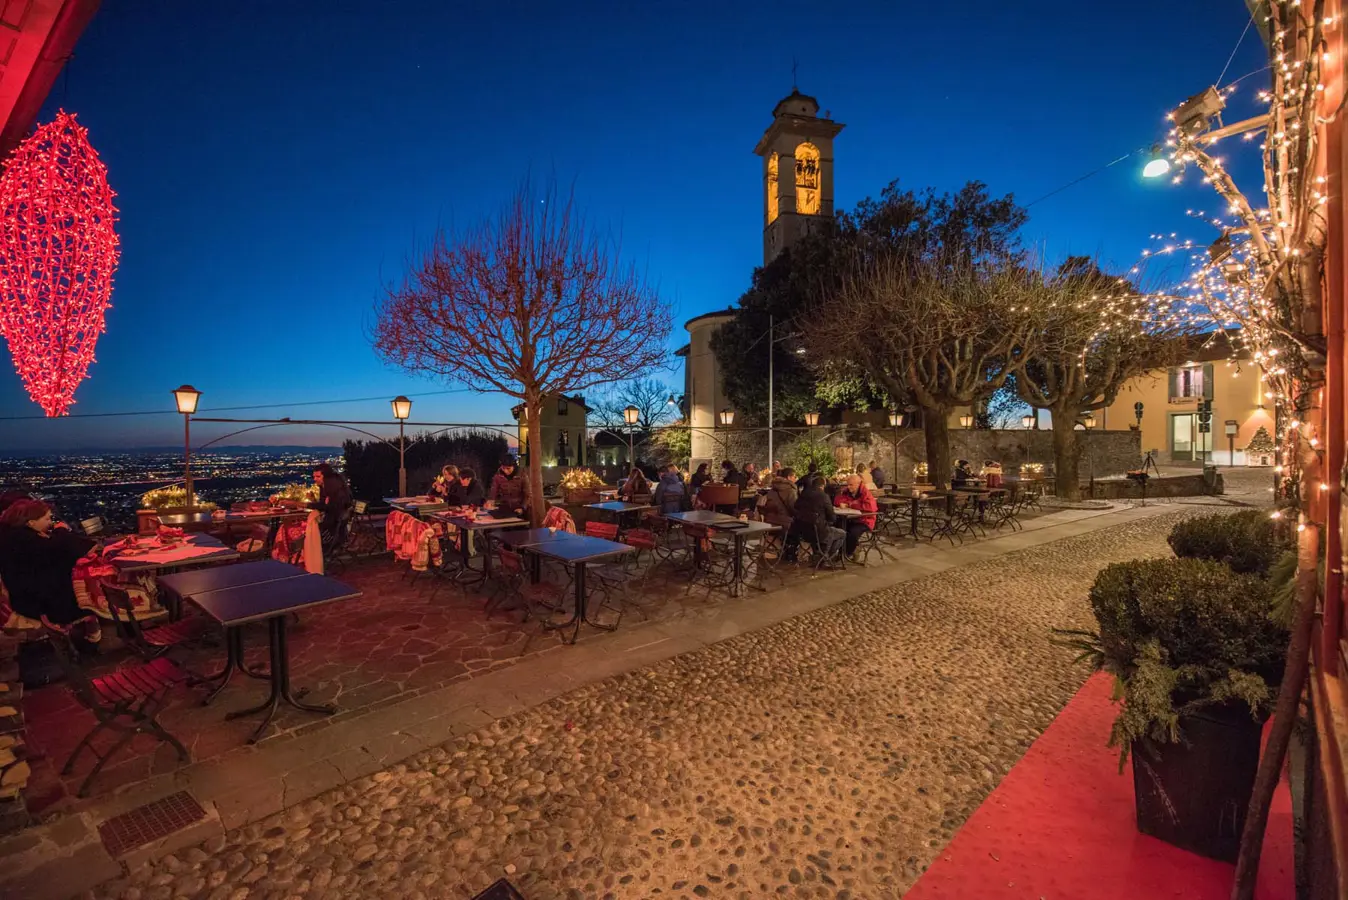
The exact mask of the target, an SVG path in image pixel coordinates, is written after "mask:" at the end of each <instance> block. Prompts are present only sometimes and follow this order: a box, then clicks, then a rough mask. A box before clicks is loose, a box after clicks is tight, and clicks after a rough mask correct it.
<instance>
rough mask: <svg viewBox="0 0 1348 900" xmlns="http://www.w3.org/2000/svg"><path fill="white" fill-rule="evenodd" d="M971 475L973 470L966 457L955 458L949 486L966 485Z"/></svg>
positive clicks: (960, 486)
mask: <svg viewBox="0 0 1348 900" xmlns="http://www.w3.org/2000/svg"><path fill="white" fill-rule="evenodd" d="M973 477H974V470H973V467H972V466H970V465H969V461H968V460H967V459H957V460H955V471H953V472H951V473H950V486H951V487H952V488H962V487H968V486H969V481H970V480H971V479H972V478H973Z"/></svg>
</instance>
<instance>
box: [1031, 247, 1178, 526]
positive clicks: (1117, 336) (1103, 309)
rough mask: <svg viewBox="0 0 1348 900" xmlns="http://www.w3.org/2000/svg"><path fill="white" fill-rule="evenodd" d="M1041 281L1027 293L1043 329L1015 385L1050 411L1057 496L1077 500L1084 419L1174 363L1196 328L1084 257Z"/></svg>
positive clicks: (1160, 300)
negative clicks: (1079, 429) (1129, 386)
mask: <svg viewBox="0 0 1348 900" xmlns="http://www.w3.org/2000/svg"><path fill="white" fill-rule="evenodd" d="M1035 282H1036V283H1035V284H1034V285H1033V286H1032V287H1031V289H1029V290H1027V292H1026V294H1025V297H1026V300H1027V303H1028V304H1029V305H1030V311H1031V312H1032V313H1033V318H1034V321H1035V322H1036V323H1037V324H1038V326H1039V333H1038V335H1037V342H1036V345H1035V347H1034V349H1033V352H1031V353H1030V354H1029V355H1028V357H1027V359H1026V363H1025V369H1024V371H1023V372H1021V373H1020V374H1019V375H1018V376H1017V377H1016V380H1015V381H1016V388H1017V390H1018V392H1019V394H1020V398H1021V399H1022V400H1024V401H1025V402H1026V403H1028V404H1030V405H1031V406H1033V407H1035V408H1037V409H1047V410H1048V411H1049V413H1050V415H1051V417H1052V423H1053V470H1054V478H1055V482H1056V488H1057V494H1058V496H1059V497H1063V498H1065V499H1068V500H1078V499H1080V497H1081V479H1080V475H1079V464H1080V456H1081V453H1080V446H1079V442H1078V437H1077V431H1076V427H1077V424H1078V423H1079V422H1081V420H1082V417H1083V416H1085V415H1086V414H1088V413H1092V412H1094V411H1095V410H1100V409H1105V408H1106V407H1108V406H1110V405H1112V404H1113V403H1114V401H1115V399H1116V398H1117V397H1118V394H1119V390H1120V389H1121V388H1122V387H1123V385H1124V384H1125V383H1126V382H1128V381H1129V380H1130V379H1133V378H1135V377H1137V376H1139V375H1141V374H1143V373H1144V372H1147V371H1149V370H1151V369H1156V368H1159V367H1161V366H1165V365H1169V364H1170V363H1171V362H1172V361H1173V360H1174V359H1175V358H1176V356H1177V354H1178V353H1179V348H1180V342H1179V339H1180V338H1181V337H1182V336H1183V335H1184V334H1186V333H1191V332H1193V331H1194V330H1195V329H1194V327H1193V325H1192V324H1189V323H1188V322H1187V320H1186V319H1184V318H1183V317H1181V316H1178V315H1175V314H1173V310H1170V309H1167V310H1166V312H1167V313H1169V314H1163V313H1162V305H1163V304H1165V305H1167V306H1168V307H1173V302H1172V301H1170V300H1169V299H1168V298H1163V297H1162V298H1157V297H1148V296H1146V295H1144V294H1143V293H1142V292H1140V291H1138V290H1137V289H1136V288H1135V287H1134V286H1133V285H1132V284H1131V283H1130V282H1128V280H1127V279H1123V278H1118V277H1116V276H1112V275H1107V274H1105V273H1104V272H1102V271H1101V270H1100V268H1099V266H1097V265H1096V264H1095V263H1094V262H1093V261H1091V260H1090V259H1087V258H1085V257H1070V258H1069V259H1067V260H1066V261H1065V262H1064V263H1063V264H1062V265H1061V266H1059V267H1058V269H1057V271H1056V272H1054V273H1053V274H1052V275H1049V276H1048V277H1037V278H1036V279H1035Z"/></svg>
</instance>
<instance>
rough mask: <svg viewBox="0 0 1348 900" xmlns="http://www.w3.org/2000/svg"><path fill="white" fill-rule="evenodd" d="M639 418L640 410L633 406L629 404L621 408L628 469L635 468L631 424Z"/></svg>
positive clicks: (635, 456) (635, 459)
mask: <svg viewBox="0 0 1348 900" xmlns="http://www.w3.org/2000/svg"><path fill="white" fill-rule="evenodd" d="M639 418H641V410H639V409H637V408H636V407H635V406H629V407H627V408H626V409H624V410H623V421H624V422H626V423H627V466H628V468H629V469H634V468H636V465H637V455H636V451H635V450H633V449H632V426H633V425H635V424H637V419H639Z"/></svg>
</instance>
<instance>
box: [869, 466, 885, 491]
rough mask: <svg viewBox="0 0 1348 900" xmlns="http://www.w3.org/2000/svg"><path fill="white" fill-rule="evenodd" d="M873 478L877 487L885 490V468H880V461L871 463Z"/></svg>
mask: <svg viewBox="0 0 1348 900" xmlns="http://www.w3.org/2000/svg"><path fill="white" fill-rule="evenodd" d="M871 480H872V481H874V482H875V487H876V488H877V489H878V490H881V491H883V490H884V489H885V470H884V469H882V468H880V464H879V463H878V462H872V463H871Z"/></svg>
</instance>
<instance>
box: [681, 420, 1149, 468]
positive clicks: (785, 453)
mask: <svg viewBox="0 0 1348 900" xmlns="http://www.w3.org/2000/svg"><path fill="white" fill-rule="evenodd" d="M817 431H822V429H817ZM893 435H894V432H893V431H892V430H884V431H879V430H877V431H869V430H866V429H847V430H844V431H840V432H838V433H836V434H833V435H831V436H829V437H828V438H827V440H826V442H827V443H828V444H829V445H830V446H831V447H833V448H834V455H835V457H838V458H841V459H842V461H844V462H845V461H847V460H850V461H851V464H852V465H853V466H855V465H856V464H857V463H863V462H870V461H871V460H875V461H876V462H878V463H879V464H880V466H881V468H883V469H884V470H885V472H886V473H887V474H889V475H890V476H891V477H892V476H893V475H894V474H895V473H893V472H891V469H893V468H894V461H895V452H894V451H895V447H894V441H893ZM774 437H775V446H774V448H773V455H774V456H776V458H777V459H780V460H781V461H782V462H783V463H785V464H787V465H791V458H792V456H793V451H794V448H795V446H796V444H797V443H798V442H799V441H800V440H801V439H802V437H803V435H802V434H801V433H800V431H794V432H793V431H788V430H785V429H777V430H776V432H775V434H774ZM1077 437H1078V439H1079V440H1080V445H1081V478H1082V480H1083V481H1085V480H1086V479H1088V478H1089V477H1090V474H1091V472H1092V471H1093V472H1094V474H1095V476H1096V477H1097V478H1099V477H1103V476H1106V475H1122V474H1123V473H1124V472H1126V471H1128V470H1129V469H1135V468H1137V467H1138V466H1139V465H1141V463H1142V449H1141V446H1142V445H1141V436H1140V434H1139V433H1138V432H1136V431H1089V432H1087V431H1083V432H1080V433H1079V434H1078V435H1077ZM714 445H715V447H716V453H717V454H718V455H717V456H715V457H703V458H700V459H699V458H694V459H693V465H694V467H696V465H697V464H698V463H699V462H710V463H712V468H713V469H714V468H716V466H717V465H719V463H720V461H721V460H722V459H729V460H731V461H732V462H734V463H735V465H736V466H743V465H744V464H745V463H747V462H752V463H756V464H757V465H759V466H760V467H761V466H763V465H764V463H766V462H770V461H769V460H768V435H767V432H766V431H762V430H758V431H717V432H715V433H714ZM950 454H951V459H952V460H953V459H967V460H969V461H971V462H972V463H974V466H975V468H977V467H979V466H981V465H982V464H983V461H984V460H987V459H995V460H997V461H999V462H1000V463H1001V464H1002V467H1003V469H1004V470H1005V471H1006V472H1007V473H1008V474H1010V473H1014V472H1016V471H1018V470H1019V469H1020V466H1021V464H1022V463H1024V462H1035V463H1042V464H1043V466H1044V469H1045V471H1046V472H1050V471H1052V469H1053V433H1052V432H1051V431H1047V430H1041V431H1034V430H1025V429H1014V430H1006V431H1001V430H995V429H972V430H964V429H951V432H950ZM897 458H898V474H899V476H900V477H899V479H898V480H906V479H907V478H909V477H910V476H911V475H912V471H913V466H914V465H915V464H916V463H918V462H922V461H924V460H925V459H926V458H927V449H926V445H925V443H924V440H923V436H922V431H921V430H920V429H911V428H905V429H900V430H899V432H898V457H897Z"/></svg>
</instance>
